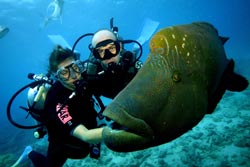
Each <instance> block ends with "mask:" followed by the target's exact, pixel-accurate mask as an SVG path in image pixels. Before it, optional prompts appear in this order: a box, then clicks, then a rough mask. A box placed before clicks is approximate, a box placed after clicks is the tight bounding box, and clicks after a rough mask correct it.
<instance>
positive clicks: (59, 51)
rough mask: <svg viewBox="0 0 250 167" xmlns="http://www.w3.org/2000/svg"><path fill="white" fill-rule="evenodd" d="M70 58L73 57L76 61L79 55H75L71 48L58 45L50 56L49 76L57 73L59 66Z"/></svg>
mask: <svg viewBox="0 0 250 167" xmlns="http://www.w3.org/2000/svg"><path fill="white" fill-rule="evenodd" d="M69 57H72V58H73V59H74V60H77V59H78V58H79V57H78V55H77V54H74V53H73V52H72V51H71V50H70V49H69V48H63V47H62V46H61V45H56V46H55V47H54V49H53V51H52V52H51V54H50V56H49V67H48V74H53V73H55V72H56V71H57V67H58V65H59V64H60V63H61V62H63V61H64V60H65V59H67V58H69Z"/></svg>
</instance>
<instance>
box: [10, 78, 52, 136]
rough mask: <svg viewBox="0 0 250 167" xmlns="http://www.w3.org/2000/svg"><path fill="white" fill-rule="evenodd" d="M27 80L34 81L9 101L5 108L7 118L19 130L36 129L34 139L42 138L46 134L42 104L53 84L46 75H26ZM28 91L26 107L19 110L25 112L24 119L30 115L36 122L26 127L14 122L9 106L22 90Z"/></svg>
mask: <svg viewBox="0 0 250 167" xmlns="http://www.w3.org/2000/svg"><path fill="white" fill-rule="evenodd" d="M28 78H29V79H33V80H35V81H33V82H31V83H29V84H27V85H25V86H24V87H22V88H21V89H19V90H18V91H17V92H16V93H15V94H14V95H13V96H12V97H11V99H10V100H9V103H8V106H7V118H8V120H9V121H10V123H11V124H13V125H14V126H16V127H18V128H21V129H33V128H38V129H36V130H35V132H34V137H35V138H42V137H43V136H44V135H45V134H46V133H47V132H46V128H45V126H44V125H43V113H44V103H45V100H46V95H47V93H48V91H49V89H50V87H51V85H52V84H53V81H52V80H51V79H50V78H48V77H47V76H46V75H43V74H39V75H35V74H28ZM27 89H28V93H27V106H25V107H24V106H20V109H22V110H24V111H25V112H27V116H26V118H27V117H28V116H29V115H31V116H32V118H33V119H35V120H36V125H32V126H27V125H22V124H19V123H17V122H16V121H14V119H13V118H12V114H11V111H12V110H11V106H12V104H13V102H14V100H15V99H16V98H17V96H18V95H19V94H20V93H22V92H23V91H24V90H27Z"/></svg>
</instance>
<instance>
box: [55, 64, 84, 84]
mask: <svg viewBox="0 0 250 167" xmlns="http://www.w3.org/2000/svg"><path fill="white" fill-rule="evenodd" d="M83 71H84V66H83V64H82V62H81V61H80V60H76V61H72V62H71V63H70V64H69V65H68V66H65V67H61V68H59V69H58V70H57V72H56V76H57V77H58V78H59V79H60V80H62V81H67V80H69V78H70V76H72V75H73V74H74V75H75V73H78V74H80V73H82V72H83Z"/></svg>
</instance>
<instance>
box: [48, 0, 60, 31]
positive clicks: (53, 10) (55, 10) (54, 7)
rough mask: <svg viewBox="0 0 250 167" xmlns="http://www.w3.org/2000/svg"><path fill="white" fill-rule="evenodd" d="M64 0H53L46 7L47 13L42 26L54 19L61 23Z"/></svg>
mask: <svg viewBox="0 0 250 167" xmlns="http://www.w3.org/2000/svg"><path fill="white" fill-rule="evenodd" d="M63 5H64V0H53V2H51V3H50V4H49V5H48V7H47V14H46V18H45V21H44V27H45V26H47V25H48V23H49V22H51V21H54V20H60V22H61V24H62V12H63Z"/></svg>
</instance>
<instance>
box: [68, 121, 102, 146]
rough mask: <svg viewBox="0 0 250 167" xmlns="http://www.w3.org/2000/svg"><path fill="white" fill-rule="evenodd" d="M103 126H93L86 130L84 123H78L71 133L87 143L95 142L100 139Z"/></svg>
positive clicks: (98, 141)
mask: <svg viewBox="0 0 250 167" xmlns="http://www.w3.org/2000/svg"><path fill="white" fill-rule="evenodd" d="M102 130H103V128H95V129H90V130H88V129H87V128H86V127H85V126H84V125H82V124H80V125H78V126H77V127H76V128H75V129H73V131H72V135H73V136H74V137H76V138H78V139H80V140H83V141H85V142H87V143H91V144H97V143H100V142H101V140H102Z"/></svg>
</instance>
